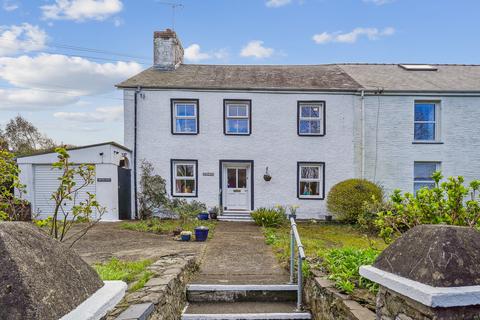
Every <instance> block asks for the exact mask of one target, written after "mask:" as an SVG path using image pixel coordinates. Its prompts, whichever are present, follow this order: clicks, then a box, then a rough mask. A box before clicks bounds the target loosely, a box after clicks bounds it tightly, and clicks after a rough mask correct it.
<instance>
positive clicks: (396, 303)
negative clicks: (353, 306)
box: [377, 287, 480, 320]
mask: <svg viewBox="0 0 480 320" xmlns="http://www.w3.org/2000/svg"><path fill="white" fill-rule="evenodd" d="M377 316H378V319H381V320H433V319H435V320H455V319H463V320H479V319H480V306H469V307H455V308H430V307H427V306H425V305H423V304H421V303H419V302H417V301H414V300H412V299H410V298H408V297H405V296H403V295H401V294H398V293H396V292H393V291H391V290H389V289H386V288H384V287H380V290H379V292H378V295H377Z"/></svg>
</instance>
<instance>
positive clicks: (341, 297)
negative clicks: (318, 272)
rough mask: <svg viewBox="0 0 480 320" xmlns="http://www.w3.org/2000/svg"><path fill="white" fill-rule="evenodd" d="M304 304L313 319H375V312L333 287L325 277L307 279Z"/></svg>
mask: <svg viewBox="0 0 480 320" xmlns="http://www.w3.org/2000/svg"><path fill="white" fill-rule="evenodd" d="M304 296H305V304H306V306H307V308H309V309H310V312H311V313H312V318H313V319H315V320H375V319H376V318H375V314H374V313H373V312H372V311H370V310H369V309H367V308H365V307H363V306H361V305H360V304H359V303H358V302H356V301H354V300H352V299H350V297H349V296H348V295H345V294H342V293H340V292H339V291H338V290H337V289H335V284H334V283H333V282H332V281H330V280H328V279H325V278H321V277H311V278H309V279H307V281H306V284H305V289H304Z"/></svg>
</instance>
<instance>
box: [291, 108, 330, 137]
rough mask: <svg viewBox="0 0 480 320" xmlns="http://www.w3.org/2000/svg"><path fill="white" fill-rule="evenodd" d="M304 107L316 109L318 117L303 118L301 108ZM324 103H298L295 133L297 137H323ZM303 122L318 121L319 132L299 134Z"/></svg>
mask: <svg viewBox="0 0 480 320" xmlns="http://www.w3.org/2000/svg"><path fill="white" fill-rule="evenodd" d="M304 107H318V117H303V116H302V108H304ZM324 118H325V102H324V101H311V102H309V101H299V102H298V122H297V131H298V135H299V136H323V135H325V119H324ZM302 120H303V121H319V122H320V126H319V130H320V131H319V132H318V133H317V132H307V133H305V132H300V128H301V125H300V124H301V123H302Z"/></svg>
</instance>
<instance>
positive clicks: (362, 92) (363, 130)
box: [360, 90, 365, 179]
mask: <svg viewBox="0 0 480 320" xmlns="http://www.w3.org/2000/svg"><path fill="white" fill-rule="evenodd" d="M360 99H361V103H362V104H361V108H362V172H361V177H362V179H365V90H362V91H361V93H360Z"/></svg>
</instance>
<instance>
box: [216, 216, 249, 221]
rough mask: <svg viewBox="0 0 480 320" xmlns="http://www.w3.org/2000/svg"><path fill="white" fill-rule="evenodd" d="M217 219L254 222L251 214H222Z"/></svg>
mask: <svg viewBox="0 0 480 320" xmlns="http://www.w3.org/2000/svg"><path fill="white" fill-rule="evenodd" d="M217 219H218V220H219V221H231V222H252V221H253V219H252V218H251V217H250V215H248V216H243V215H242V216H239V215H235V216H234V215H230V216H225V215H222V216H218V217H217Z"/></svg>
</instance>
